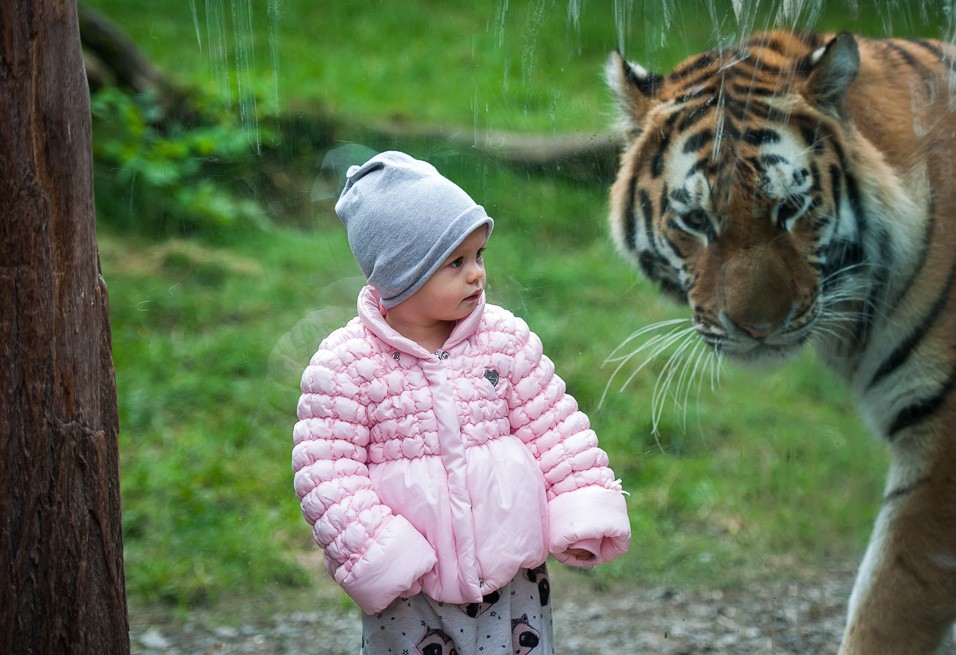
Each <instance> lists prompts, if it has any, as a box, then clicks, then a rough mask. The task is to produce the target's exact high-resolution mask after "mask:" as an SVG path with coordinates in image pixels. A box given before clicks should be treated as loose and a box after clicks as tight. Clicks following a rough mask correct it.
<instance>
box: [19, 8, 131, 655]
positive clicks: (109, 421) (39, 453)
mask: <svg viewBox="0 0 956 655" xmlns="http://www.w3.org/2000/svg"><path fill="white" fill-rule="evenodd" d="M118 425H119V420H118V417H117V408H116V383H115V378H114V372H113V361H112V355H111V349H110V329H109V313H108V306H107V297H106V286H105V283H104V282H103V279H102V277H101V276H100V269H99V258H98V254H97V248H96V235H95V219H94V210H93V173H92V136H91V127H90V106H89V97H88V92H87V86H86V77H85V73H84V69H83V56H82V51H81V47H80V35H79V28H78V23H77V8H76V2H75V0H2V1H0V652H3V653H42V654H44V655H45V654H47V653H97V654H99V653H109V654H110V655H113V654H116V653H120V654H123V653H129V628H128V619H127V612H126V597H125V579H124V575H123V546H122V531H121V524H120V497H119V462H118V445H117V432H118Z"/></svg>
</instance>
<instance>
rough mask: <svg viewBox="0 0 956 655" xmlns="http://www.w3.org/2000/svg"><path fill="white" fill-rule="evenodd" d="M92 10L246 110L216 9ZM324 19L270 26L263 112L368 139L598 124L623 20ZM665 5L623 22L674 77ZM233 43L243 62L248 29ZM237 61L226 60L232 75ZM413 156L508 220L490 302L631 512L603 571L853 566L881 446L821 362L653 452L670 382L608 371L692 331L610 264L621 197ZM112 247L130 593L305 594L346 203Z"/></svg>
mask: <svg viewBox="0 0 956 655" xmlns="http://www.w3.org/2000/svg"><path fill="white" fill-rule="evenodd" d="M90 4H92V5H93V6H97V7H103V8H105V9H106V10H107V11H108V12H109V13H110V14H111V15H113V16H114V17H115V18H116V19H117V20H118V21H119V22H120V23H121V24H123V25H124V27H126V29H128V30H129V31H130V32H131V33H132V34H133V35H134V36H135V37H136V39H137V41H138V42H139V43H140V44H142V46H143V47H144V48H145V49H146V50H147V51H148V52H149V54H150V55H151V56H152V57H154V58H155V59H156V60H157V61H158V62H160V63H161V64H163V65H164V66H166V67H167V68H169V69H171V70H175V71H176V72H177V73H178V74H179V75H180V76H182V77H183V78H184V79H187V80H190V81H193V82H197V83H201V84H202V85H203V86H204V87H206V88H209V89H214V90H215V89H218V90H219V91H222V89H223V88H224V87H228V88H230V90H231V92H233V93H234V92H235V87H234V86H233V84H234V80H233V82H232V83H230V82H229V80H228V79H226V78H225V77H224V76H223V75H221V74H217V73H216V70H215V66H214V64H215V57H214V56H213V55H212V54H211V53H212V52H214V46H215V45H216V44H217V36H216V32H215V31H214V30H213V31H210V30H209V29H208V28H207V27H206V23H205V19H206V17H205V15H204V14H203V13H202V11H203V10H204V9H205V7H209V6H214V7H215V6H216V3H215V2H213V3H207V4H206V5H205V6H203V5H202V3H196V4H197V10H198V14H197V16H198V20H199V23H198V24H199V31H200V37H201V39H202V50H201V51H200V50H199V47H198V42H197V38H196V36H195V29H194V26H193V23H192V17H191V13H190V11H189V9H188V6H186V5H178V4H176V3H152V4H150V5H149V8H148V9H143V8H142V7H141V6H138V5H136V4H135V3H126V2H116V1H114V0H96V1H95V2H91V3H90ZM236 4H237V5H239V6H241V5H242V3H236ZM319 4H320V3H313V2H307V1H305V0H301V1H296V2H293V1H292V0H283V2H282V3H281V4H280V5H279V6H280V7H281V9H282V13H281V17H280V20H279V23H278V27H279V29H278V33H279V35H280V37H281V38H280V39H279V40H278V41H277V45H278V47H279V51H278V59H277V60H278V62H279V65H278V68H276V67H273V66H272V65H271V63H270V62H271V61H272V58H271V54H270V52H269V48H268V46H269V25H270V23H269V21H268V20H267V19H266V18H265V17H264V16H262V17H258V18H257V19H256V20H255V21H254V23H255V26H256V27H255V33H254V43H255V50H254V54H255V58H256V61H257V62H258V65H257V66H256V67H255V69H254V71H255V74H254V75H253V76H252V77H251V78H250V79H251V80H252V82H253V87H254V88H256V89H257V90H259V91H260V92H261V93H262V96H261V98H260V107H261V106H265V105H268V104H269V103H270V100H269V97H270V88H272V86H274V85H275V83H276V78H275V73H276V71H278V86H279V93H278V96H277V97H278V103H275V102H273V104H277V105H278V106H279V108H280V109H290V108H299V109H301V108H311V107H314V106H316V104H317V103H321V104H322V105H323V106H324V107H325V108H326V109H329V110H332V111H334V112H337V113H340V114H344V115H348V116H351V117H353V118H356V119H359V120H361V119H369V120H371V119H380V118H383V117H385V118H394V117H398V118H404V119H410V120H412V119H414V120H422V121H426V122H437V123H452V124H464V125H467V126H475V127H478V128H484V127H492V128H495V129H516V130H517V129H521V130H524V129H535V130H542V131H551V130H555V131H565V130H572V129H582V130H596V129H602V128H603V127H604V125H605V124H606V121H607V112H606V105H605V102H606V94H605V92H604V90H603V88H601V84H600V80H599V70H600V66H601V62H602V61H603V59H604V56H605V54H606V52H607V50H608V49H609V48H611V47H613V46H614V45H615V43H616V41H617V37H616V36H615V30H614V27H613V26H614V20H613V16H612V15H610V14H606V13H602V11H603V10H601V9H599V8H598V7H596V6H595V5H603V4H605V3H582V4H585V5H586V6H585V9H584V10H582V12H581V16H580V24H579V26H578V27H575V26H574V25H573V23H569V22H568V20H567V15H566V12H565V6H564V5H561V6H558V3H547V2H543V3H542V2H530V3H521V2H510V3H507V4H508V6H509V10H508V13H507V15H506V17H505V19H504V20H503V21H499V20H497V19H496V18H495V11H496V9H497V8H498V7H499V6H500V5H501V3H493V2H486V3H484V4H482V3H436V2H425V1H424V0H420V1H418V2H413V3H404V2H403V3H391V2H389V3H381V5H380V6H379V10H378V11H376V12H369V11H360V8H361V6H362V5H360V4H358V3H350V2H335V3H322V4H323V5H326V4H327V5H331V6H322V8H321V9H318V8H317V7H318V6H319ZM607 4H610V3H607ZM638 4H639V3H638ZM718 4H719V3H718ZM249 6H250V7H252V5H249ZM667 6H668V3H663V4H662V5H661V8H659V9H657V10H655V11H650V10H647V11H646V12H645V14H644V15H642V16H632V19H633V22H632V24H634V25H642V26H643V28H642V30H641V32H642V33H641V34H636V33H634V32H635V31H636V30H631V31H627V32H626V33H625V38H626V39H627V41H628V43H631V44H633V43H639V44H642V45H638V46H634V45H632V46H631V48H629V49H628V50H629V53H636V54H634V55H632V56H637V57H638V58H642V59H643V60H644V61H650V62H651V63H652V64H656V66H655V67H658V68H664V67H666V66H667V65H669V64H670V63H673V61H676V60H677V59H679V58H680V57H681V56H683V55H684V54H685V53H686V52H687V51H689V50H691V49H694V48H696V47H698V46H697V44H698V43H706V37H705V35H706V34H707V33H708V31H709V30H710V29H712V28H711V27H710V26H711V22H710V21H706V20H705V21H703V22H699V21H698V22H696V23H695V24H696V25H698V27H697V28H687V29H684V30H681V31H679V33H680V34H681V36H680V37H678V38H675V39H673V41H676V43H677V47H676V48H675V49H672V50H666V51H659V50H658V49H657V48H656V47H655V46H656V42H659V41H660V39H659V37H656V36H655V34H654V30H655V29H657V26H659V25H660V24H661V22H663V21H665V19H666V11H664V9H666V7H667ZM671 6H672V5H671ZM221 7H222V8H223V9H224V11H225V12H226V14H228V13H229V5H221ZM398 7H402V9H401V10H399V9H398ZM542 7H543V8H544V9H545V10H546V11H543V12H542V11H540V8H542ZM253 11H259V9H258V6H257V7H256V8H253ZM635 11H636V12H640V11H645V10H641V9H637V10H635ZM674 11H676V12H677V14H679V9H678V10H674ZM721 12H722V13H720V15H723V16H726V15H728V14H727V13H726V12H723V10H721ZM672 18H673V20H681V19H686V18H687V17H683V16H679V15H675V16H672ZM645 19H646V20H645ZM878 20H879V19H878ZM901 20H902V19H901ZM705 28H706V29H705ZM695 29H696V32H698V34H695ZM878 29H879V25H878V24H877V25H876V26H875V27H874V28H873V30H871V31H874V32H875V31H878ZM724 31H725V32H726V31H727V29H726V28H724ZM226 32H229V33H228V34H226ZM701 32H702V33H703V34H699V33H701ZM385 34H387V35H389V38H388V39H385V38H384V37H383V35H385ZM210 37H212V38H210ZM219 37H221V39H223V44H224V45H227V46H228V45H229V44H231V43H232V42H233V34H232V32H231V28H229V29H227V30H226V31H224V32H222V33H220V34H219ZM231 57H232V55H231V54H229V55H228V56H227V57H226V58H225V59H224V61H226V62H227V63H226V70H229V71H232V70H234V67H233V63H232V59H231ZM370 145H372V146H374V147H379V148H384V147H390V146H392V145H393V144H370ZM413 154H417V155H419V156H424V157H427V158H429V159H431V160H432V161H433V162H434V163H436V165H438V166H439V168H441V169H442V170H443V171H445V172H446V174H448V175H449V176H450V177H452V178H453V179H455V180H456V181H458V182H459V183H461V184H462V186H463V187H465V188H466V189H467V190H468V191H469V192H471V193H472V195H474V196H475V197H476V198H478V199H479V200H480V201H481V202H483V203H484V204H485V205H486V206H487V207H488V209H489V212H490V213H491V214H492V215H493V216H495V217H496V219H497V220H498V226H497V228H496V233H495V237H494V239H493V241H492V244H491V248H490V250H489V253H488V259H489V272H490V276H491V283H492V288H491V291H490V296H491V298H492V300H493V301H497V302H500V303H501V304H504V305H506V306H509V307H511V308H512V309H514V310H515V311H516V312H518V313H519V314H521V315H523V316H525V317H526V318H527V319H528V321H529V322H530V323H531V325H532V326H533V328H534V329H535V330H536V331H537V332H538V333H539V334H540V335H541V337H542V339H543V341H544V343H545V347H546V350H547V352H548V353H549V355H550V356H551V357H552V359H554V360H555V361H556V362H557V365H558V370H559V372H560V373H561V374H562V376H563V377H564V378H565V379H566V380H567V382H568V386H569V389H570V390H571V392H572V393H574V394H575V396H576V397H577V398H578V400H579V402H580V404H581V406H582V408H583V409H584V410H585V411H587V412H588V413H589V414H590V416H591V418H592V421H593V424H594V426H595V428H596V430H597V432H598V434H599V436H600V437H601V439H602V444H603V445H604V446H605V447H606V448H607V450H608V451H609V452H610V453H611V457H612V462H613V464H614V466H615V468H616V471H617V472H618V474H619V475H621V477H622V478H623V479H624V482H625V486H626V488H627V489H628V490H629V491H630V493H631V495H630V497H629V503H630V507H631V509H632V520H633V523H634V528H635V539H634V547H633V549H632V552H631V553H630V554H629V555H628V556H627V557H625V558H622V560H621V561H620V562H619V563H617V564H615V565H613V566H610V567H606V570H605V571H603V572H601V573H599V575H604V576H611V577H619V576H623V577H625V578H627V579H629V580H633V581H640V582H645V583H648V584H694V583H708V584H732V583H733V582H734V581H735V580H739V579H740V578H741V577H748V576H753V575H763V574H771V575H773V574H778V573H781V572H784V571H788V570H794V569H795V568H799V567H801V566H807V567H812V568H817V567H821V566H823V565H824V564H825V563H826V561H827V560H828V558H831V557H832V558H835V559H837V560H838V561H841V562H842V561H843V560H845V559H846V558H847V556H849V557H850V558H851V559H852V558H853V557H854V556H855V554H856V553H858V552H859V551H860V550H861V548H862V545H863V543H864V541H865V538H866V534H867V532H868V526H869V523H870V521H871V519H872V516H873V514H874V512H875V510H876V507H877V502H878V495H879V489H880V480H881V478H882V470H883V466H884V453H883V450H882V447H881V446H880V445H879V444H877V443H875V442H874V441H872V440H871V439H870V438H869V437H868V436H866V435H865V434H864V433H863V430H862V429H861V427H860V426H859V423H858V421H857V420H856V418H855V417H854V413H853V409H852V406H851V403H850V402H849V399H848V398H847V396H846V394H845V392H844V391H843V390H842V388H841V387H840V385H839V384H837V383H836V382H834V381H833V380H832V379H831V378H830V377H829V376H828V375H827V374H826V372H825V371H823V369H822V368H821V367H820V366H819V365H818V364H816V363H815V362H814V361H813V359H812V358H811V357H809V356H806V357H803V358H801V359H800V360H798V361H796V362H793V363H792V364H790V365H788V366H786V367H784V368H782V369H780V370H776V371H768V372H762V373H760V374H759V375H758V374H754V373H753V372H751V371H741V370H736V369H733V368H732V367H726V366H725V367H724V368H723V370H722V372H721V382H720V385H719V386H718V387H717V389H716V390H713V391H712V390H711V389H710V382H709V379H708V380H704V381H703V383H702V385H701V390H700V391H699V392H698V390H697V386H696V384H695V386H694V388H693V389H692V390H691V392H690V394H689V401H690V402H689V403H686V404H685V403H684V397H683V395H681V396H680V397H679V398H678V399H677V400H676V401H674V400H673V399H671V400H668V403H667V405H666V407H665V410H664V412H663V415H662V420H661V424H660V426H659V435H657V436H655V435H652V434H651V429H650V428H651V419H650V397H651V395H652V393H653V388H654V383H655V379H656V375H657V372H658V371H659V370H660V367H659V365H655V366H650V367H648V368H647V369H646V370H644V371H642V372H641V373H640V374H639V375H638V376H636V377H635V378H634V380H633V381H632V382H631V383H630V384H629V386H628V387H627V389H626V390H624V391H623V392H620V391H618V388H617V387H613V388H612V390H611V391H610V392H609V394H608V396H607V398H606V399H605V401H604V403H603V404H599V401H600V399H601V396H602V393H603V391H604V389H605V386H606V384H607V383H608V381H609V378H610V376H611V372H612V370H613V368H612V367H608V366H602V362H603V361H604V359H605V358H606V357H607V356H608V355H609V354H610V352H611V351H612V350H613V349H614V347H615V346H616V345H617V344H619V343H621V342H622V341H623V340H624V339H625V338H626V337H627V336H628V335H629V334H630V333H631V332H632V331H634V330H635V329H637V328H638V327H640V326H643V325H645V324H646V323H648V322H650V321H655V320H660V319H664V318H669V317H675V316H682V315H683V314H684V312H683V311H681V310H680V309H678V308H674V307H671V306H670V305H669V304H667V303H665V302H664V301H663V300H661V299H660V298H659V297H658V296H657V294H656V293H655V292H654V290H653V289H650V288H649V287H648V286H647V285H646V284H645V283H643V282H642V281H641V280H639V279H638V277H637V275H636V273H635V272H634V271H633V270H632V269H631V268H629V267H628V266H627V265H625V264H624V263H623V262H621V261H620V260H619V259H618V258H617V256H616V255H615V254H614V253H613V252H612V248H611V247H610V246H609V244H608V242H607V237H606V234H605V227H604V216H605V212H606V200H605V198H606V191H605V190H604V189H601V188H583V187H580V186H577V185H573V184H570V183H566V182H562V181H557V180H548V179H541V178H537V177H533V176H527V175H524V174H518V173H514V172H511V171H507V170H502V169H500V168H498V167H497V166H495V165H494V164H493V163H490V162H486V161H477V160H475V159H474V158H472V157H471V156H470V155H468V154H464V155H459V154H457V153H453V152H450V151H445V150H443V149H442V148H441V147H440V146H435V145H431V146H421V147H418V150H414V149H413ZM320 155H321V153H317V157H319V156H320ZM104 204H105V203H104ZM100 238H101V242H100V243H101V250H102V259H103V268H104V273H105V276H106V279H107V281H108V283H109V285H110V295H111V306H112V313H113V330H114V347H115V358H116V365H117V377H118V385H119V393H120V405H121V416H122V433H121V448H122V457H123V493H124V523H125V530H126V543H127V568H128V580H129V583H130V588H131V591H132V592H133V593H134V594H135V595H136V597H138V598H157V597H162V598H166V599H170V600H175V601H178V602H192V601H198V600H202V599H204V598H207V597H210V596H215V595H216V594H219V593H222V592H223V591H228V592H230V593H231V592H235V591H237V590H254V589H259V590H262V589H263V588H265V587H267V586H269V585H271V584H273V583H280V584H285V583H290V582H296V581H300V582H301V581H303V580H304V578H303V577H302V574H301V570H300V569H299V568H298V567H297V566H296V565H295V564H294V557H295V553H296V552H297V551H299V550H301V549H304V548H308V547H309V544H310V537H309V534H308V530H307V528H306V526H305V524H304V523H303V522H302V521H301V518H300V517H299V516H298V510H297V507H296V504H295V501H294V497H293V495H292V492H291V472H290V468H289V449H290V443H289V442H290V437H289V433H290V430H291V423H292V420H293V411H294V406H295V401H296V397H297V391H296V385H297V377H298V373H299V371H300V370H301V367H302V365H303V364H304V363H305V361H306V359H307V358H308V356H309V354H310V353H311V350H312V349H313V348H314V345H315V343H316V342H317V340H318V338H319V337H320V335H321V334H322V333H323V332H324V331H327V330H328V329H330V328H331V327H333V326H335V325H337V324H339V323H340V322H342V321H343V320H344V319H345V318H347V317H348V316H349V315H350V313H351V311H352V304H353V297H354V291H355V290H356V289H357V287H358V285H359V284H360V280H359V279H357V278H356V273H357V269H356V267H355V265H354V263H353V262H352V260H351V258H350V255H349V253H348V249H347V244H346V242H345V238H344V233H343V231H342V230H341V229H339V227H338V225H337V222H336V219H335V218H334V216H333V215H332V213H331V208H330V206H329V204H328V203H319V204H317V205H316V206H315V207H314V223H313V226H312V228H311V229H309V230H305V231H295V230H291V229H283V228H279V229H277V230H275V231H274V232H272V233H270V234H268V235H266V236H262V235H250V234H232V235H212V236H207V237H206V238H205V239H198V240H193V241H187V242H162V243H152V242H147V241H142V240H138V239H135V238H132V237H129V236H128V235H123V234H118V233H115V232H111V231H110V230H109V229H107V228H105V227H104V228H103V229H101V235H100ZM630 370H632V369H631V368H628V369H626V370H625V371H624V372H623V374H622V375H621V376H619V377H618V378H617V381H618V383H620V382H621V381H623V379H624V378H625V377H626V375H627V374H628V373H629V372H630ZM787 567H791V568H787Z"/></svg>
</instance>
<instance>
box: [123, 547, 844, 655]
mask: <svg viewBox="0 0 956 655" xmlns="http://www.w3.org/2000/svg"><path fill="white" fill-rule="evenodd" d="M550 570H551V575H552V581H553V584H552V590H553V594H554V595H553V599H554V617H555V633H556V639H557V641H558V645H559V651H558V652H559V653H560V655H598V654H605V653H614V654H617V655H631V654H635V655H636V654H638V653H654V654H662V655H678V654H682V655H683V654H686V655H690V654H693V653H727V654H733V655H750V654H754V653H762V654H763V653H773V654H774V655H790V654H801V655H803V654H805V655H820V654H821V653H834V652H836V648H837V645H838V643H839V638H840V634H841V632H842V627H843V620H844V611H845V610H844V607H845V605H846V601H847V598H848V596H849V593H850V587H851V585H852V581H853V572H852V570H850V569H847V570H841V571H839V572H833V573H831V574H828V575H827V576H825V577H822V576H814V577H813V578H812V579H811V578H807V579H803V580H798V579H788V580H778V581H775V582H773V583H770V584H762V585H757V584H752V585H747V586H745V587H743V588H741V589H738V590H734V591H718V590H709V591H708V590H684V589H668V588H634V587H626V586H623V585H617V586H613V587H611V588H599V587H598V586H597V583H596V582H595V581H594V579H593V578H592V577H590V576H586V575H582V574H580V573H577V572H574V571H569V570H568V569H566V568H564V567H562V566H561V565H559V564H554V563H552V565H551V566H550ZM301 599H302V600H301V602H302V604H309V605H310V606H299V607H297V608H293V607H292V606H290V605H289V604H288V603H287V601H286V600H282V601H280V600H277V599H272V598H259V599H253V600H249V601H243V600H241V599H234V600H233V601H232V602H230V603H228V605H229V608H228V609H226V608H224V607H223V608H219V609H218V610H215V611H214V610H209V609H207V610H202V611H196V612H192V613H190V614H189V615H187V616H182V615H175V614H171V613H170V612H168V611H161V610H156V609H142V608H140V609H136V608H132V607H131V609H130V622H131V642H132V650H133V653H136V654H138V655H159V654H168V655H173V654H175V655H214V654H215V655H218V654H226V653H229V654H240V653H241V654H247V653H255V654H260V653H261V654H276V655H278V654H291V653H315V654H318V655H357V653H358V643H359V638H360V635H361V629H360V625H359V624H360V620H359V615H358V610H356V609H355V608H354V606H351V604H350V602H349V601H348V600H347V599H346V598H345V597H344V595H343V594H341V593H340V592H339V591H338V589H337V588H335V587H334V585H333V584H332V583H330V582H328V581H327V580H326V579H325V578H324V577H320V578H317V580H316V584H315V588H314V589H310V590H309V594H308V596H302V597H301ZM306 599H308V600H306ZM316 608H321V610H319V609H316ZM461 655H468V654H466V653H462V654H461Z"/></svg>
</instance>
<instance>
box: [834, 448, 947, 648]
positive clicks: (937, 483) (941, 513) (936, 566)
mask: <svg viewBox="0 0 956 655" xmlns="http://www.w3.org/2000/svg"><path fill="white" fill-rule="evenodd" d="M901 459H902V458H899V457H894V466H893V467H891V471H890V481H891V484H890V488H889V490H888V493H887V495H886V498H885V499H884V504H883V507H882V509H881V511H880V515H879V517H878V518H877V521H876V526H875V528H874V531H873V537H872V539H871V541H870V545H869V547H868V549H867V553H866V556H865V557H864V559H863V563H862V564H861V566H860V570H859V573H858V574H857V579H856V584H855V585H854V588H853V594H852V596H851V598H850V605H849V616H848V620H847V627H846V631H845V633H844V636H843V644H842V646H841V648H840V655H881V654H884V653H885V654H887V655H891V654H892V655H908V654H913V655H916V654H919V655H924V654H925V655H929V654H933V653H937V652H938V648H939V646H940V643H941V642H943V640H944V638H948V636H949V635H948V629H949V626H950V624H951V623H952V622H953V620H954V618H956V452H947V453H945V456H939V453H937V456H936V457H934V458H933V461H934V462H935V463H934V464H932V465H930V466H931V468H930V472H929V474H928V475H926V476H925V477H919V476H914V475H912V471H913V470H914V469H913V467H912V462H910V464H911V466H910V467H907V468H906V469H904V468H903V467H901V466H900V465H899V461H900V460H901ZM917 468H922V467H917ZM907 473H908V474H909V475H907ZM907 477H909V479H910V480H912V481H911V482H908V483H902V484H900V485H898V486H894V480H900V479H905V478H907Z"/></svg>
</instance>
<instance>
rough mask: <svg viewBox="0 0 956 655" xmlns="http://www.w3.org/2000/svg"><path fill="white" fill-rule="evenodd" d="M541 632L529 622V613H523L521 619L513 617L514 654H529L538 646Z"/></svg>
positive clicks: (512, 637) (512, 640)
mask: <svg viewBox="0 0 956 655" xmlns="http://www.w3.org/2000/svg"><path fill="white" fill-rule="evenodd" d="M540 640H541V639H540V633H539V632H538V631H537V630H535V629H534V628H532V627H531V624H530V623H528V615H527V614H522V615H521V618H520V619H511V643H512V645H513V646H514V649H513V652H514V655H528V653H530V652H531V651H533V650H534V649H535V648H537V647H538V643H539V642H540Z"/></svg>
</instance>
